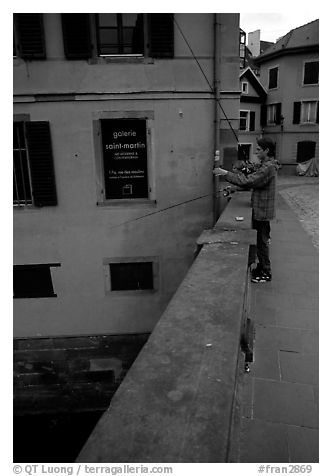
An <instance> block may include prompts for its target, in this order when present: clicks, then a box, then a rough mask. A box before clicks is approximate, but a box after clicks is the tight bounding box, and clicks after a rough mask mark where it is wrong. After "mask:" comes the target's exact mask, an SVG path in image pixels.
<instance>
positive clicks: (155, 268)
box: [103, 256, 160, 297]
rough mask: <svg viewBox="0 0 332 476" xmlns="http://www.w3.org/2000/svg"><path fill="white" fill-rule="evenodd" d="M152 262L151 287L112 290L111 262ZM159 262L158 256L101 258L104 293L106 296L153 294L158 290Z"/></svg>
mask: <svg viewBox="0 0 332 476" xmlns="http://www.w3.org/2000/svg"><path fill="white" fill-rule="evenodd" d="M147 262H151V263H152V282H153V288H152V289H123V290H120V289H119V290H112V285H111V279H112V278H111V265H112V264H120V263H123V264H128V263H131V264H135V263H147ZM159 268H160V264H159V257H158V256H134V257H128V256H125V257H113V258H104V259H103V272H104V283H105V295H106V296H114V297H116V296H144V295H147V294H150V295H151V294H155V293H157V292H158V291H159V287H160V283H159V280H160V272H159Z"/></svg>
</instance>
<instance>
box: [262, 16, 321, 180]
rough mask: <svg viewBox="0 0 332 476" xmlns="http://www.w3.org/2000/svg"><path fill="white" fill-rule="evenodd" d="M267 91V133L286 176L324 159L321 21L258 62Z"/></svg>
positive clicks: (283, 40) (264, 124) (292, 33)
mask: <svg viewBox="0 0 332 476" xmlns="http://www.w3.org/2000/svg"><path fill="white" fill-rule="evenodd" d="M255 61H256V63H257V64H258V65H259V66H260V81H261V83H262V85H263V86H264V88H265V89H266V91H267V100H266V104H265V106H263V108H262V114H261V126H262V130H263V133H264V134H265V135H267V136H270V137H272V138H274V140H275V142H276V158H277V159H278V160H279V162H280V163H281V164H282V166H283V167H282V173H294V171H295V169H296V166H297V164H298V163H301V162H304V161H307V160H310V159H312V158H315V159H318V158H319V140H318V133H319V125H318V124H319V21H318V20H315V21H313V22H311V23H308V24H306V25H303V26H301V27H299V28H296V29H294V30H291V31H290V32H289V33H287V35H285V36H284V37H282V38H281V39H280V40H278V41H277V42H276V43H275V44H274V45H273V46H271V47H270V48H268V49H267V50H266V51H264V53H263V54H261V55H260V56H258V57H257V58H256V59H255Z"/></svg>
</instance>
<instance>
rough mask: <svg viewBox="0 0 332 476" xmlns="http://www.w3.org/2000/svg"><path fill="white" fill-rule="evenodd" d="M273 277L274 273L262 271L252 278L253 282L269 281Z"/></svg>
mask: <svg viewBox="0 0 332 476" xmlns="http://www.w3.org/2000/svg"><path fill="white" fill-rule="evenodd" d="M271 279H272V274H271V273H267V272H266V271H261V273H260V274H257V275H255V276H253V277H252V278H251V282H252V283H268V282H270V281H271Z"/></svg>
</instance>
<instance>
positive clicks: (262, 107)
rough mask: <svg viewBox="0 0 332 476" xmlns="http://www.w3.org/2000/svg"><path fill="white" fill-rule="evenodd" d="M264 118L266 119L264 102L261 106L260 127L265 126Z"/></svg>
mask: <svg viewBox="0 0 332 476" xmlns="http://www.w3.org/2000/svg"><path fill="white" fill-rule="evenodd" d="M266 120H267V106H266V104H263V105H262V106H261V126H262V127H264V126H266Z"/></svg>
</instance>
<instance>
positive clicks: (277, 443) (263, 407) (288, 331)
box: [238, 177, 319, 463]
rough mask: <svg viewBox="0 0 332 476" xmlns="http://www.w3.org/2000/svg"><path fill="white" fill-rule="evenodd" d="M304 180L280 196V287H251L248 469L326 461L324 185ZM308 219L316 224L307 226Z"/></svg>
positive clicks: (244, 421)
mask: <svg viewBox="0 0 332 476" xmlns="http://www.w3.org/2000/svg"><path fill="white" fill-rule="evenodd" d="M297 179H298V177H295V178H294V179H292V180H293V181H294V183H292V181H290V182H289V183H286V182H285V183H283V185H282V190H283V191H286V190H288V188H285V187H289V186H292V190H291V192H290V193H283V194H280V195H279V197H278V211H277V220H276V221H274V222H272V226H271V238H272V240H271V261H272V273H273V278H272V282H270V283H264V284H253V285H252V287H251V309H250V315H251V317H252V319H253V321H254V326H255V339H254V362H253V363H252V364H251V372H250V373H249V374H245V375H244V376H243V377H242V384H241V386H242V393H240V394H239V400H240V402H241V403H240V438H239V450H238V460H239V461H240V462H279V463H280V462H293V463H296V462H298V463H300V462H306V463H313V462H318V458H319V455H318V403H319V398H318V388H319V386H318V384H319V362H318V344H319V337H318V327H319V324H318V323H319V315H318V309H319V286H318V284H319V260H318V226H316V225H317V223H318V207H317V204H318V179H311V181H310V180H308V181H307V183H304V182H300V181H298V180H297ZM299 184H300V185H301V187H299V186H298V185H299ZM310 187H311V189H310ZM297 190H298V191H299V193H298V195H297ZM285 197H286V198H287V200H286V199H285ZM289 197H291V198H292V204H290V198H289ZM311 198H313V199H312V203H311V202H310V199H311ZM316 198H317V200H316ZM315 208H317V210H316V211H315ZM308 210H309V211H308ZM300 220H302V221H300ZM303 220H309V222H310V223H309V225H308V226H307V227H306V226H304V222H303ZM310 226H311V231H310V232H309V228H310Z"/></svg>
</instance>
